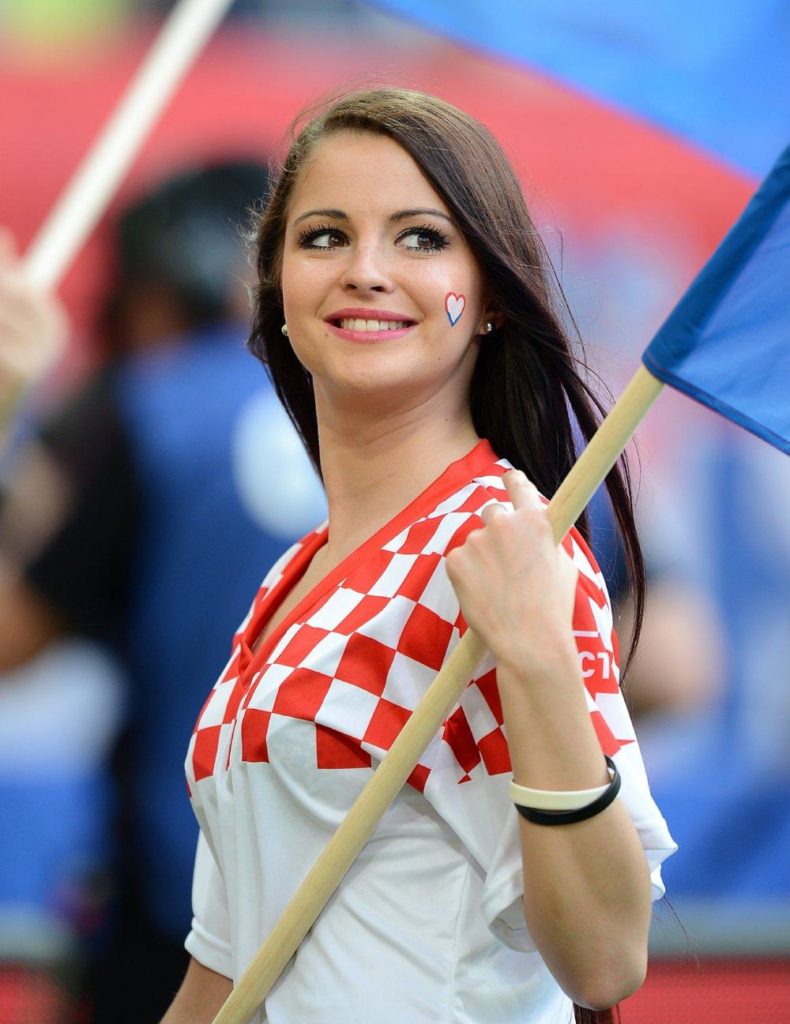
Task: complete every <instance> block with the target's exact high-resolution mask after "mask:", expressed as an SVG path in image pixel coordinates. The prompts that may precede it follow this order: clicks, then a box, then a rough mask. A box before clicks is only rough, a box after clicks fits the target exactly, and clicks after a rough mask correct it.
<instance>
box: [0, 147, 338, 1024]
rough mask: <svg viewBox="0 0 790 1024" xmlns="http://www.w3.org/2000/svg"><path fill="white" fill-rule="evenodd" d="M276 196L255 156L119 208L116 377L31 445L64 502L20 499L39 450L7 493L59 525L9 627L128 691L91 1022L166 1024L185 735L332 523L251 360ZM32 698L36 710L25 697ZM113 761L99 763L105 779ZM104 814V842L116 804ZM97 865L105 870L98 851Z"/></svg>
mask: <svg viewBox="0 0 790 1024" xmlns="http://www.w3.org/2000/svg"><path fill="white" fill-rule="evenodd" d="M266 181H267V179H266V171H265V168H264V167H263V166H262V165H261V164H259V163H257V162H255V161H234V162H230V161H226V162H224V163H217V164H214V165H212V166H207V167H199V168H194V169H191V170H187V171H184V172H182V173H180V174H178V175H176V176H174V177H173V178H171V179H169V180H167V181H165V182H163V183H161V184H160V185H158V186H157V187H155V188H154V189H153V190H151V191H150V192H148V193H147V194H146V195H143V196H142V197H140V198H139V199H137V200H136V201H134V202H133V203H132V204H131V205H129V206H128V207H127V208H126V209H124V210H123V211H122V212H121V213H120V215H119V217H118V218H117V221H116V223H115V225H114V229H113V245H112V249H113V251H112V260H113V277H112V283H111V285H110V287H109V290H108V293H107V296H106V301H105V302H104V305H103V310H102V314H101V317H100V324H99V331H98V334H99V336H100V337H101V340H102V344H103V348H104V351H105V353H106V355H107V358H106V362H105V364H104V367H103V368H102V370H101V371H100V372H99V373H97V374H96V375H95V376H94V377H93V378H92V379H91V380H90V381H89V382H88V383H87V384H85V385H84V386H83V387H81V388H80V390H79V392H78V394H77V395H76V396H74V397H73V398H72V399H70V400H69V402H67V404H66V405H65V406H64V408H63V409H61V410H58V411H57V412H56V413H55V414H53V415H52V416H51V417H49V419H48V421H47V422H46V423H45V424H43V425H41V426H40V427H38V428H36V429H35V430H34V434H35V435H36V436H38V437H39V438H40V440H39V443H38V445H37V446H36V447H37V448H42V447H43V448H44V449H45V450H46V452H47V455H48V462H49V464H51V465H52V466H54V467H55V469H54V472H55V475H56V476H57V477H63V476H65V477H67V478H68V486H67V488H66V490H67V492H68V501H65V502H64V501H60V502H58V501H56V500H55V499H54V498H53V493H54V491H55V490H56V489H54V488H52V487H51V486H50V487H49V489H48V490H47V492H46V493H45V494H42V493H40V491H39V492H38V493H36V492H35V489H34V488H29V491H30V493H29V496H28V498H27V500H26V501H25V502H22V501H21V499H20V498H19V497H18V495H19V494H20V493H21V490H22V473H21V468H20V467H22V466H23V464H24V463H26V462H29V461H30V457H29V455H28V454H27V453H28V452H30V451H33V450H34V448H33V447H32V446H31V445H30V444H26V445H25V446H24V450H23V454H22V456H20V457H19V458H18V459H16V460H15V463H16V464H15V468H14V472H13V473H12V474H11V475H10V478H9V481H8V487H7V489H8V494H9V496H11V497H13V501H10V502H9V505H12V506H14V507H15V508H17V509H18V514H17V518H18V519H19V520H20V521H21V522H22V523H24V522H25V521H26V520H28V521H35V519H36V516H35V515H34V514H33V513H34V512H35V511H36V509H40V510H42V511H47V512H48V516H47V518H48V519H49V520H50V523H49V525H48V529H47V535H46V542H45V543H43V544H42V543H39V548H38V553H37V557H36V558H35V560H33V559H31V558H30V557H29V556H26V557H24V558H22V557H19V556H18V555H17V556H15V557H14V559H13V560H14V562H15V563H16V564H17V565H18V567H19V571H18V572H17V573H16V574H15V577H16V583H15V588H16V589H15V591H14V592H13V593H12V592H11V591H10V590H9V591H8V593H7V598H8V603H9V604H13V606H14V607H15V608H16V609H17V614H16V619H17V621H15V623H14V626H13V630H11V629H9V630H8V632H9V633H10V634H12V635H16V636H17V638H24V637H35V638H39V639H40V642H39V643H38V646H39V647H40V648H41V650H48V649H50V647H51V645H52V642H53V641H54V639H55V638H56V637H57V638H58V639H59V641H60V642H61V643H62V638H63V637H66V638H68V639H69V642H73V637H74V636H79V637H82V636H83V635H87V636H94V635H97V634H98V635H100V636H101V639H102V643H103V645H104V646H105V647H106V649H107V650H111V651H115V652H118V653H120V655H121V657H122V663H123V666H124V668H125V670H126V672H127V673H128V676H129V701H128V713H127V716H126V719H125V722H126V726H125V730H124V736H123V739H122V742H121V743H120V744H119V747H118V751H117V756H116V758H115V764H114V772H115V776H116V782H117V784H118V787H119V793H120V809H121V810H120V814H119V815H118V820H119V827H118V835H117V845H116V850H117V854H118V856H117V857H116V858H115V859H114V862H113V863H112V868H113V870H112V872H111V875H110V877H111V878H112V879H113V884H112V893H113V898H112V900H111V906H112V910H111V913H110V915H109V921H108V922H106V921H105V924H104V928H103V929H102V931H101V933H100V935H99V936H98V939H97V937H96V936H95V935H94V940H95V941H94V943H93V947H94V957H93V968H92V970H91V972H90V979H91V980H90V983H89V989H90V993H89V996H90V1002H91V1003H92V1004H93V1007H94V1009H93V1019H94V1020H95V1021H97V1022H100V1021H113V1022H115V1024H119V1022H122V1021H126V1020H128V1021H136V1022H139V1021H143V1020H154V1019H156V1018H157V1017H158V1016H159V1015H161V1013H162V1012H163V1010H164V1007H165V1006H166V1005H167V1004H168V1002H169V1000H170V999H171V998H172V995H173V993H174V991H175V989H176V988H177V986H178V984H179V982H180V980H181V978H182V977H183V972H184V968H185V963H186V954H185V952H184V950H183V934H184V931H185V930H186V929H187V928H188V925H189V920H190V904H189V894H190V877H191V867H192V862H193V859H194V847H195V841H196V837H197V827H196V824H195V822H194V818H193V815H192V812H191V810H190V808H189V803H188V800H187V799H186V796H185V793H184V783H183V753H184V749H185V745H186V742H187V740H188V737H189V731H190V724H189V723H190V720H191V719H194V717H195V716H196V714H197V712H198V710H199V707H200V704H201V703H202V700H203V699H204V696H205V685H206V679H207V678H209V677H211V676H212V674H215V673H216V671H218V670H219V669H220V668H221V667H222V664H223V663H224V662H225V661H226V660H227V657H228V653H229V637H230V636H232V632H233V629H234V627H235V625H236V623H237V621H238V618H239V616H240V615H241V614H242V613H243V610H244V607H245V603H246V601H247V599H248V595H249V592H250V588H251V587H254V586H256V585H257V584H258V583H259V581H260V574H261V571H262V568H261V567H262V566H265V565H266V564H268V563H269V562H270V561H271V560H272V559H273V558H276V557H277V556H278V555H279V554H280V552H281V551H282V550H283V549H284V548H285V547H286V546H287V545H288V544H289V543H290V542H291V541H292V540H293V539H294V538H295V537H296V536H297V535H300V534H301V533H303V532H304V530H305V529H308V528H310V527H311V526H314V525H315V524H316V523H317V522H318V521H319V520H320V519H321V517H322V515H323V513H324V504H323V496H322V492H321V488H320V484H319V483H318V480H317V477H316V476H315V474H314V472H313V470H312V468H311V467H310V465H309V462H308V460H307V458H306V456H305V455H304V454H303V452H302V449H301V446H300V445H299V442H298V440H297V439H296V435H295V434H294V432H293V429H292V427H291V425H290V423H289V422H288V420H287V417H286V416H285V414H284V413H283V412H282V411H281V409H280V406H279V403H278V402H277V401H276V399H275V398H274V396H273V394H272V392H271V389H270V386H269V385H268V383H267V381H266V378H265V377H264V375H263V374H261V373H260V372H259V371H256V368H255V365H254V363H251V362H250V359H249V356H248V355H247V354H246V352H245V350H244V344H243V341H244V337H245V334H246V326H245V323H244V320H245V317H246V316H247V310H248V304H247V295H246V289H245V286H244V283H243V277H244V274H245V271H246V269H247V268H246V266H245V264H244V260H243V248H242V244H241V228H242V227H243V225H244V223H245V220H246V216H247V213H248V211H249V210H250V208H251V207H252V206H253V205H254V204H255V203H256V202H257V201H258V200H260V198H261V196H262V195H263V194H264V193H265V190H266ZM11 262H12V261H11ZM18 269H19V268H18V267H13V266H10V265H9V266H8V267H7V271H8V274H11V275H12V276H13V273H16V272H17V271H18ZM38 301H39V304H40V307H41V304H42V303H44V302H49V303H50V304H52V303H53V300H44V299H43V298H41V297H39V299H38ZM50 315H52V311H51V309H50ZM43 318H44V311H43V310H41V308H40V313H39V320H42V319H43ZM31 319H35V318H34V317H33V318H31ZM64 453H66V454H64ZM28 475H29V474H28ZM40 475H41V474H39V476H40ZM275 485H276V486H275ZM25 510H26V511H25ZM40 532H41V531H40V529H39V533H40ZM17 533H19V531H17ZM5 536H6V535H5V534H4V537H5ZM9 536H10V535H9ZM4 544H5V541H4ZM29 548H30V545H29V543H28V544H27V548H26V550H29ZM28 592H29V593H28ZM20 595H23V596H24V597H25V600H23V601H20ZM20 610H21V611H20ZM22 614H24V615H25V620H26V621H25V628H24V629H22V628H20V625H19V621H18V619H19V617H20V615H22ZM6 621H8V623H9V624H10V623H11V619H10V618H9V619H8V620H3V622H4V624H5V622H6ZM0 630H4V625H3V626H0ZM7 642H8V643H10V642H11V639H8V640H7ZM17 643H18V640H17ZM34 646H36V645H35V644H32V642H31V641H27V644H26V647H25V649H21V647H20V649H19V650H18V652H17V654H16V659H17V661H20V662H22V663H26V662H30V661H31V658H32V656H33V650H32V647H34ZM55 650H57V648H55ZM114 664H115V663H114ZM43 674H44V676H45V677H46V679H47V681H48V687H49V690H50V691H53V692H55V693H57V694H59V695H60V697H61V701H60V702H59V703H58V704H57V705H56V706H57V707H58V709H59V712H58V716H59V718H60V719H61V721H62V717H63V716H64V715H67V714H71V712H72V707H69V706H68V702H67V701H66V698H65V695H64V693H63V687H62V685H60V676H61V672H60V667H59V663H58V664H48V665H45V666H44V670H43ZM20 691H21V700H22V701H23V703H25V702H27V703H31V702H32V692H31V690H30V688H29V687H27V688H25V687H20ZM64 704H65V705H66V706H65V707H64ZM53 706H55V705H53V704H52V702H51V700H50V697H49V696H47V697H45V698H43V699H41V700H40V701H39V708H38V713H37V715H36V716H35V717H37V719H38V721H39V723H40V722H41V720H42V719H43V720H49V721H51V720H52V719H53V716H52V714H51V708H52V707H53ZM94 707H98V708H100V707H101V705H100V704H94ZM117 717H118V716H117V712H116V715H115V718H114V719H113V721H112V727H110V728H105V733H106V735H107V736H108V737H112V735H113V734H114V733H115V732H116V731H117V725H118V723H117ZM78 718H79V721H80V723H81V726H82V729H83V730H84V731H86V732H88V733H91V731H92V730H93V729H95V728H96V726H97V721H96V716H95V715H94V714H92V713H91V706H90V704H86V705H85V707H84V708H83V710H82V711H81V712H80V713H79V715H78ZM53 726H54V723H53ZM33 734H34V735H35V730H33ZM94 746H95V743H94ZM106 747H107V743H105V747H104V749H103V751H102V755H101V756H100V757H98V758H97V764H96V770H97V772H99V774H101V775H102V778H103V779H104V780H105V782H106V779H107V774H108V770H107V758H106ZM71 803H72V804H76V801H71ZM92 806H93V807H94V810H95V815H96V818H97V822H98V824H97V828H99V829H100V830H102V829H103V830H104V832H105V833H106V826H107V818H108V808H107V805H106V802H105V804H104V805H103V806H102V807H98V805H97V803H96V801H95V800H94V801H93V803H92ZM103 852H104V865H105V867H106V865H107V861H108V858H107V849H106V843H105V848H104V851H103ZM83 931H84V929H83Z"/></svg>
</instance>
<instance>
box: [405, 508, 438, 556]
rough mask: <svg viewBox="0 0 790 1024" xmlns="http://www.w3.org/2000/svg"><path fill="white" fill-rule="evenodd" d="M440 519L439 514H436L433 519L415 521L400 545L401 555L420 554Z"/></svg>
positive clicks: (434, 531)
mask: <svg viewBox="0 0 790 1024" xmlns="http://www.w3.org/2000/svg"><path fill="white" fill-rule="evenodd" d="M441 521H442V519H441V516H438V517H436V518H434V519H422V520H420V522H419V523H415V524H414V526H412V527H411V529H410V530H409V532H408V534H407V535H406V539H405V540H404V542H403V544H402V545H401V546H400V549H399V550H400V553H401V554H402V555H421V554H422V553H423V551H424V550H425V549H426V547H427V546H428V542H429V541H430V540H431V538H432V537H433V535H434V534H435V533H436V531H437V529H438V528H439V524H440V523H441Z"/></svg>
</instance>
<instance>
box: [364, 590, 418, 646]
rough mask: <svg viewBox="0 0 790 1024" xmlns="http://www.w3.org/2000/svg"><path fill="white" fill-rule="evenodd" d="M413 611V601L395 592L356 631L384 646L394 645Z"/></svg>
mask: <svg viewBox="0 0 790 1024" xmlns="http://www.w3.org/2000/svg"><path fill="white" fill-rule="evenodd" d="M413 611H414V601H410V600H409V598H408V597H404V596H403V595H402V594H396V595H395V596H394V597H393V598H391V599H390V600H389V601H388V602H387V604H386V605H385V606H384V607H383V608H382V609H381V611H380V612H378V614H377V615H374V616H373V618H371V619H368V621H367V622H363V623H362V625H361V626H360V627H359V629H358V630H357V633H361V634H362V635H363V636H368V637H370V639H371V640H378V641H379V643H381V644H384V645H385V646H386V647H390V648H393V647H396V646H397V644H398V641H399V640H400V636H401V633H402V632H403V627H404V626H405V625H406V623H407V622H408V620H409V616H410V615H411V613H412V612H413Z"/></svg>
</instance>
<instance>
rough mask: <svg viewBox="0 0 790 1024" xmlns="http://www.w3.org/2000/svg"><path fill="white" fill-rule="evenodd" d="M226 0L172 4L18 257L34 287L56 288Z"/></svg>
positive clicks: (199, 0)
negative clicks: (124, 87) (96, 134)
mask: <svg viewBox="0 0 790 1024" xmlns="http://www.w3.org/2000/svg"><path fill="white" fill-rule="evenodd" d="M230 3H231V0H180V2H179V3H178V4H176V6H175V8H174V9H173V11H172V12H171V14H170V15H169V16H168V18H167V21H166V22H165V24H164V26H163V27H162V29H161V31H160V32H159V35H158V36H157V38H156V39H155V40H154V43H153V45H152V46H151V49H150V50H149V51H148V54H147V55H146V58H145V60H144V61H143V63H142V65H141V66H140V68H139V70H138V71H137V73H136V75H135V77H134V78H133V79H132V82H131V84H130V85H129V87H128V89H127V90H126V93H125V94H124V96H123V98H122V100H121V101H120V103H119V104H118V106H117V107H116V109H115V111H114V112H113V114H112V115H111V117H110V119H109V121H108V122H107V124H106V125H105V126H104V129H103V130H102V132H101V134H100V135H99V137H98V138H97V139H96V142H95V143H94V144H93V146H92V147H91V149H90V150H89V151H88V153H87V155H86V156H85V158H84V160H83V161H82V163H81V164H80V166H79V167H78V169H77V171H76V172H75V174H74V176H73V177H72V179H71V181H70V182H69V184H68V185H67V186H66V188H65V189H64V191H63V193H62V194H61V196H60V198H59V199H58V201H57V203H56V204H55V206H54V207H53V209H52V211H51V212H50V214H49V216H48V217H47V219H46V220H45V221H44V224H43V225H42V226H41V229H40V230H39V232H38V234H37V235H36V237H35V238H34V240H33V242H32V243H31V246H30V248H29V249H28V252H27V255H26V257H25V264H26V271H27V274H28V276H29V278H30V280H31V281H32V282H33V284H35V285H37V286H38V287H39V288H42V289H53V288H55V287H57V285H58V283H59V282H60V280H61V278H62V276H63V274H64V273H65V271H66V270H67V269H68V267H69V265H70V263H71V261H72V260H73V258H74V256H75V255H76V253H77V252H78V251H79V249H80V247H81V246H82V244H83V242H84V241H85V238H86V237H87V235H88V234H89V232H90V231H91V229H92V228H93V227H94V225H95V224H96V222H97V220H98V219H99V217H100V216H101V215H102V213H103V212H104V210H105V208H106V207H107V205H108V203H109V202H110V200H111V199H112V196H113V195H114V193H115V190H116V189H117V187H118V185H119V184H120V182H121V180H122V179H123V177H124V175H125V174H126V172H127V171H128V169H129V167H130V165H131V163H132V161H133V160H134V158H135V156H136V155H137V152H138V150H139V148H140V146H141V145H142V143H143V141H144V140H145V137H146V136H147V134H148V132H149V131H150V129H151V126H152V125H153V124H154V123H155V121H156V120H157V118H158V117H159V116H160V114H161V113H162V111H163V109H164V107H165V106H166V104H167V103H168V101H169V100H170V98H171V96H172V95H173V93H174V92H175V91H176V89H177V88H178V86H179V84H180V83H181V81H182V79H183V78H184V76H185V75H186V74H187V72H188V71H189V69H190V67H191V65H192V63H193V62H194V60H195V58H196V57H197V55H198V54H199V53H200V51H201V49H202V48H203V46H204V45H205V43H206V41H207V40H208V38H209V36H210V35H211V33H212V32H213V31H214V29H215V28H216V26H217V25H218V24H219V22H220V20H221V19H222V16H223V15H224V13H225V11H226V10H227V8H228V7H229V6H230Z"/></svg>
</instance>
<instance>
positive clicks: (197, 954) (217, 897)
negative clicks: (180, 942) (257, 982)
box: [184, 830, 233, 978]
mask: <svg viewBox="0 0 790 1024" xmlns="http://www.w3.org/2000/svg"><path fill="white" fill-rule="evenodd" d="M192 913H193V917H192V930H191V931H190V933H189V935H188V936H187V938H186V942H185V943H184V945H185V946H186V949H187V952H188V953H189V955H190V956H192V957H194V959H195V960H197V961H198V962H199V963H201V964H203V966H204V967H208V968H209V970H212V971H216V973H217V974H222V975H224V976H225V977H226V978H232V977H233V966H232V957H231V945H230V922H229V918H228V900H227V893H226V890H225V882H224V880H223V878H222V873H221V872H220V869H219V867H218V865H217V862H216V860H215V859H214V855H213V853H212V852H211V847H210V846H209V844H208V842H207V841H206V838H205V836H204V835H203V832H202V830H201V832H200V835H199V836H198V844H197V851H196V854H195V872H194V875H193V879H192Z"/></svg>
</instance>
